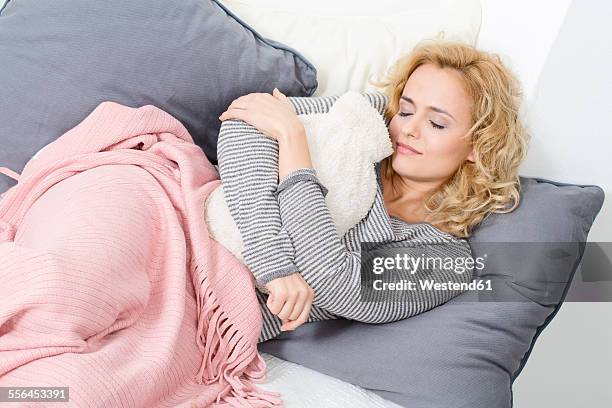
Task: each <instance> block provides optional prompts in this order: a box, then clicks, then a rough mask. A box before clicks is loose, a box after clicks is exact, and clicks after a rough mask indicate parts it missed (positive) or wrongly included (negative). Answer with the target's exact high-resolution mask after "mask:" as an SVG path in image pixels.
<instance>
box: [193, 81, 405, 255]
mask: <svg viewBox="0 0 612 408" xmlns="http://www.w3.org/2000/svg"><path fill="white" fill-rule="evenodd" d="M298 118H300V120H301V121H302V122H303V124H304V128H305V130H306V137H307V139H308V148H309V150H310V157H311V159H312V165H313V168H314V169H315V170H316V172H317V176H318V178H319V181H320V182H321V183H322V184H323V185H324V186H325V187H327V189H328V194H327V196H326V197H325V200H326V203H327V206H328V208H329V210H330V213H331V216H332V219H333V220H334V223H335V224H336V228H337V230H338V235H339V237H342V236H343V235H344V234H345V233H346V232H347V231H348V230H349V229H351V228H352V227H353V226H355V225H357V224H358V223H359V222H360V221H361V220H362V219H363V218H364V217H365V216H366V215H367V213H368V211H369V210H370V208H371V207H372V205H373V203H374V198H375V196H376V190H377V184H376V172H375V169H374V165H375V163H377V162H379V161H381V160H382V159H384V158H385V157H387V156H390V155H391V154H392V153H393V146H392V144H391V140H390V137H389V132H388V130H387V127H386V125H385V121H384V118H383V117H382V116H381V115H380V113H378V111H377V110H376V109H375V108H374V107H372V105H371V104H370V103H369V102H368V101H367V100H366V99H365V98H364V97H363V96H361V95H360V94H359V93H357V92H353V91H349V92H347V93H345V94H343V95H342V96H341V97H340V98H339V99H338V100H337V101H336V102H335V103H334V105H333V106H332V107H331V108H330V110H329V112H328V113H322V114H312V115H299V116H298ZM205 216H206V223H207V225H208V228H209V234H210V235H211V237H212V238H213V239H215V240H216V241H217V242H219V243H220V244H222V245H223V246H225V247H226V248H227V249H228V250H230V252H232V253H233V254H234V255H235V256H236V258H238V259H239V260H240V261H242V262H243V263H244V258H243V257H242V250H243V248H244V246H243V243H242V238H241V236H240V232H239V230H238V227H237V226H236V224H235V222H234V220H233V218H232V216H231V215H230V212H229V209H228V207H227V204H226V202H225V198H224V196H223V188H222V185H220V186H219V187H218V188H217V189H216V190H215V191H213V193H212V194H210V196H209V198H208V200H207V201H206V208H205Z"/></svg>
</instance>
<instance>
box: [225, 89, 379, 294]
mask: <svg viewBox="0 0 612 408" xmlns="http://www.w3.org/2000/svg"><path fill="white" fill-rule="evenodd" d="M362 95H363V96H364V97H365V98H366V99H367V100H368V101H369V102H370V103H371V104H372V106H373V107H375V108H376V109H377V110H378V111H379V112H380V113H381V114H382V113H383V112H384V109H385V107H386V103H387V97H386V96H385V95H384V94H382V93H380V92H366V93H363V94H362ZM340 96H341V95H336V96H319V97H291V96H290V97H288V98H287V99H288V100H289V102H291V104H292V105H293V108H294V110H295V111H296V113H297V114H298V115H301V114H311V113H326V112H328V111H329V109H330V108H331V106H332V105H333V104H334V102H335V101H336V100H337V99H338V98H339V97H340ZM278 149H279V146H278V142H277V141H276V140H273V139H270V138H268V137H266V136H264V135H263V134H262V133H261V132H260V131H259V130H257V129H256V128H255V127H253V126H251V125H249V124H248V123H245V121H243V120H224V121H223V123H222V124H221V129H220V132H219V139H218V143H217V155H218V159H219V164H218V167H219V175H220V177H221V181H222V185H223V193H224V196H225V200H226V203H227V205H228V207H229V210H230V214H231V215H232V218H233V219H234V222H235V223H236V225H237V227H238V230H239V231H240V235H241V237H242V241H243V244H244V251H243V256H244V258H245V262H246V264H247V266H248V267H249V269H250V270H251V272H252V273H253V275H254V276H255V279H256V282H257V284H258V287H259V288H260V289H262V290H264V291H265V287H264V285H265V284H266V283H268V282H270V281H272V280H274V279H276V278H279V277H283V276H288V275H291V274H293V273H295V272H298V271H299V269H298V268H297V267H296V265H295V264H294V262H293V258H294V251H293V244H292V243H291V239H290V238H289V236H288V235H287V231H286V230H285V229H284V228H283V227H282V223H281V218H280V213H279V207H278V202H277V200H276V196H275V191H276V189H277V187H278V181H279V179H280V178H283V176H284V175H285V174H283V175H282V176H280V177H279V172H278V171H279V154H278ZM309 166H310V165H309Z"/></svg>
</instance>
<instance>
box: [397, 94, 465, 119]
mask: <svg viewBox="0 0 612 408" xmlns="http://www.w3.org/2000/svg"><path fill="white" fill-rule="evenodd" d="M400 99H403V100H405V101H406V102H410V103H411V104H413V105H414V106H416V103H414V101H413V100H412V99H410V98H409V97H407V96H404V95H402V96H401V97H400ZM427 108H429V109H431V110H432V111H434V112H438V113H443V114H445V115H448V116H450V117H451V118H452V119H453V120H454V121H456V120H457V119H455V117H454V116H453V115H451V114H450V113H448V112H447V111H445V110H444V109H440V108H436V107H435V106H428V107H427Z"/></svg>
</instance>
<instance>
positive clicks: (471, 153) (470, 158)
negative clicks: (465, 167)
mask: <svg viewBox="0 0 612 408" xmlns="http://www.w3.org/2000/svg"><path fill="white" fill-rule="evenodd" d="M465 159H466V160H467V161H470V162H472V163H474V150H473V149H472V150H470V153H469V154H468V155H467V157H466V158H465Z"/></svg>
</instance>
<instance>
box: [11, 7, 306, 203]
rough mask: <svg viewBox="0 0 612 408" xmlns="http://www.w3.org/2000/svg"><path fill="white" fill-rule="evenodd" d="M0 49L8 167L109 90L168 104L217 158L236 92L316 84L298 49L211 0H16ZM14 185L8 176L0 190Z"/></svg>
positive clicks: (127, 101) (124, 97)
mask: <svg viewBox="0 0 612 408" xmlns="http://www.w3.org/2000/svg"><path fill="white" fill-rule="evenodd" d="M0 55H1V57H0V58H1V63H0V66H1V69H0V90H1V93H2V97H1V98H0V135H1V137H2V143H1V144H0V166H6V167H9V168H11V169H13V170H15V171H17V172H21V170H22V169H23V167H24V165H25V163H26V162H27V161H28V160H29V159H30V158H31V157H32V156H33V155H34V154H35V153H36V152H37V151H38V150H39V149H41V148H42V147H43V146H45V145H46V144H48V143H49V142H51V141H53V140H55V139H56V138H57V137H58V136H60V135H61V134H62V133H64V132H66V131H67V130H69V129H70V128H72V127H74V126H75V125H76V124H77V123H79V122H80V121H81V120H82V119H83V118H85V116H87V114H89V113H90V112H91V111H92V110H93V109H94V108H95V107H96V106H97V105H98V104H99V103H100V102H102V101H105V100H112V101H115V102H119V103H121V104H124V105H128V106H133V107H138V106H142V105H147V104H151V105H155V106H158V107H160V108H161V109H163V110H165V111H167V112H169V113H170V114H172V115H173V116H175V117H176V118H177V119H179V120H180V121H181V122H182V123H183V124H184V125H185V126H186V128H187V129H188V130H189V132H190V133H191V135H192V136H193V137H194V139H195V140H196V143H198V144H199V145H200V146H201V147H202V148H203V150H204V152H205V153H206V155H207V156H208V158H209V159H210V161H211V162H212V163H213V164H216V163H217V153H216V151H217V136H218V132H219V127H220V124H221V122H220V121H219V119H218V117H219V115H220V114H221V112H223V111H224V110H225V109H226V108H227V106H228V105H229V104H230V103H231V102H232V100H234V99H235V98H237V97H238V96H241V95H245V94H247V93H251V92H272V89H273V88H274V87H277V88H279V89H280V90H281V91H283V92H284V93H285V94H287V95H290V96H310V95H312V94H313V92H314V91H315V89H316V87H317V80H316V74H317V73H316V69H315V68H314V67H313V66H312V65H311V64H310V63H309V62H308V61H307V60H306V59H305V58H304V57H302V56H301V55H300V54H299V53H298V52H296V51H294V50H291V49H290V48H288V47H286V46H284V45H282V44H280V43H278V42H275V41H273V40H267V39H264V38H262V37H261V36H260V35H259V34H257V33H256V32H255V31H254V30H253V29H251V28H250V27H249V26H247V25H246V24H245V23H243V22H242V21H241V20H240V19H238V18H237V17H236V16H234V15H233V14H232V13H231V12H229V11H228V10H227V9H225V8H224V7H223V6H222V5H221V4H219V3H217V2H216V1H211V0H130V1H123V0H103V1H94V0H92V1H83V0H54V1H35V0H12V1H9V2H8V3H7V4H6V6H5V7H4V9H3V10H2V13H1V14H0ZM13 184H14V182H13V181H12V180H11V179H9V178H8V177H3V176H1V175H0V193H2V192H4V191H5V190H6V189H7V188H8V187H9V186H12V185H13Z"/></svg>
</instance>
